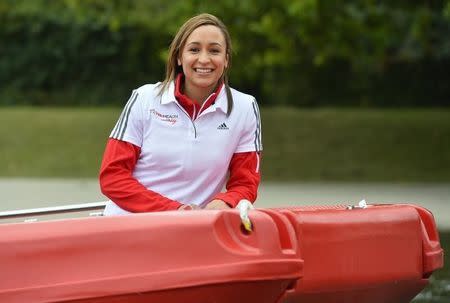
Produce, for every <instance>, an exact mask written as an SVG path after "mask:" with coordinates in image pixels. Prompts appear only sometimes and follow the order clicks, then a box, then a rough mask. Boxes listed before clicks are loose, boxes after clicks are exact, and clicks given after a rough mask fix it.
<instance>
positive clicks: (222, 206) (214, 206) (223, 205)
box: [204, 199, 231, 209]
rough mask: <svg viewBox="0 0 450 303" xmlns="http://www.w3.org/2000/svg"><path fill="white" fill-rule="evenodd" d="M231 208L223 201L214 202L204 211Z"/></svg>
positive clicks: (207, 205)
mask: <svg viewBox="0 0 450 303" xmlns="http://www.w3.org/2000/svg"><path fill="white" fill-rule="evenodd" d="M229 208H231V207H230V206H229V205H228V204H227V203H225V202H224V201H222V200H217V199H216V200H212V201H211V202H209V203H208V204H206V206H205V208H204V209H229Z"/></svg>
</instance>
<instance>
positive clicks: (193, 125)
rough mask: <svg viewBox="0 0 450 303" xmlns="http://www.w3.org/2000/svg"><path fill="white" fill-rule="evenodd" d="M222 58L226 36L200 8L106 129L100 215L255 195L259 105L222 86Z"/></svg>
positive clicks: (227, 58) (227, 204) (226, 56)
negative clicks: (151, 77)
mask: <svg viewBox="0 0 450 303" xmlns="http://www.w3.org/2000/svg"><path fill="white" fill-rule="evenodd" d="M230 63H231V39H230V35H229V33H228V30H227V28H226V27H225V25H224V24H223V23H222V22H221V21H220V20H219V19H218V18H217V17H215V16H213V15H210V14H201V15H198V16H195V17H193V18H191V19H189V20H188V21H187V22H186V23H185V24H183V25H182V26H181V28H180V30H179V31H178V33H177V34H176V36H175V38H174V39H173V41H172V44H171V46H170V49H169V56H168V61H167V67H166V78H165V79H164V81H163V82H161V83H157V84H147V85H144V86H141V87H139V88H138V89H136V90H134V91H133V93H132V94H131V97H130V99H129V101H128V103H127V104H126V105H125V108H124V110H123V112H122V115H121V116H120V118H119V120H118V121H117V123H116V125H115V127H114V129H113V130H112V132H111V135H110V139H109V140H108V143H107V146H106V150H105V154H104V157H103V162H102V167H101V171H100V186H101V189H102V192H103V194H104V195H106V196H107V197H108V198H109V199H111V201H110V202H109V203H108V204H107V206H106V209H105V215H114V214H126V213H133V212H149V211H163V210H176V209H178V210H185V209H197V208H205V209H226V208H232V207H235V206H236V205H237V204H238V203H239V202H240V201H241V200H249V201H251V202H254V201H255V200H256V196H257V190H258V186H259V182H260V172H259V167H260V163H259V161H260V156H261V155H260V153H261V151H262V145H261V122H260V115H259V109H258V105H257V103H256V100H255V98H254V97H252V96H250V95H247V94H244V93H241V92H238V91H236V90H234V89H231V88H230V87H229V85H228V76H227V71H228V68H229V66H230ZM225 185H226V191H225V192H221V190H222V188H223V187H224V186H225Z"/></svg>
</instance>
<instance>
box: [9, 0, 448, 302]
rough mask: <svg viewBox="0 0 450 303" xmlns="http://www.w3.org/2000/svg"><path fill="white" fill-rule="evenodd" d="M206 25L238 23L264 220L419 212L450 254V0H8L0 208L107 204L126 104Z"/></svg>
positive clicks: (441, 297)
mask: <svg viewBox="0 0 450 303" xmlns="http://www.w3.org/2000/svg"><path fill="white" fill-rule="evenodd" d="M202 12H208V13H212V14H215V15H217V16H218V17H220V18H221V19H222V20H223V21H224V23H225V24H226V25H227V26H228V28H229V30H230V33H231V35H232V40H233V50H234V51H233V60H232V68H231V75H230V82H231V86H232V87H234V88H236V89H238V90H241V91H244V92H246V93H249V94H252V95H254V96H255V97H256V98H257V100H258V103H259V104H260V107H261V116H262V125H263V144H264V154H263V163H262V174H263V182H262V185H261V191H260V196H259V198H258V201H257V203H258V205H259V206H260V207H266V206H274V205H298V204H318V203H320V204H324V203H326V204H332V203H340V204H342V203H343V204H356V203H357V202H358V201H359V200H361V199H366V200H367V202H369V203H371V202H373V203H400V202H409V203H416V204H420V205H423V206H425V207H427V208H429V209H430V210H432V211H433V213H434V214H435V217H436V220H437V222H438V226H439V228H440V230H441V238H442V242H443V245H444V246H445V247H446V249H447V250H448V249H449V245H450V233H449V232H448V231H449V230H450V1H448V0H445V1H373V0H366V1H354V0H345V1H344V0H337V1H326V0H292V1H288V0H280V1H268V0H248V1H245V0H220V1H217V0H215V1H208V0H206V1H205V0H203V1H194V0H193V1H173V0H164V1H161V0H148V1H146V0H141V1H139V0H134V1H133V0H128V1H126V0H121V1H119V0H58V1H46V0H33V1H32V0H2V1H1V2H0V22H1V26H0V159H2V165H1V166H0V192H2V201H1V202H2V203H1V206H0V210H9V209H20V208H32V207H40V206H49V205H56V204H67V203H81V202H93V201H99V200H104V199H105V198H104V197H103V196H102V195H101V193H100V191H99V188H98V185H97V181H96V177H97V173H98V169H99V166H100V161H101V157H102V153H103V149H104V146H105V143H106V140H107V137H108V135H109V132H110V131H111V129H112V127H113V126H114V124H115V121H116V120H117V118H118V116H119V114H120V111H121V109H122V107H123V106H124V104H125V103H126V100H127V99H128V96H129V94H130V92H131V90H133V89H134V88H137V87H139V86H141V85H143V84H146V83H155V82H157V81H160V80H162V79H163V77H164V72H165V60H166V56H167V50H168V46H169V44H170V42H171V40H172V37H173V35H174V34H175V32H176V30H177V29H178V28H179V26H180V25H181V24H183V23H184V22H185V21H186V20H187V19H188V18H189V17H191V16H193V15H195V14H198V13H202ZM447 260H448V259H447ZM449 262H450V261H448V262H447V263H449ZM436 277H437V278H436V280H434V281H433V283H432V286H431V287H429V288H427V290H426V291H425V292H423V293H422V294H421V295H419V297H417V298H416V300H415V302H447V299H448V298H449V297H450V270H449V269H448V267H447V269H446V270H442V271H441V272H438V273H437V274H436Z"/></svg>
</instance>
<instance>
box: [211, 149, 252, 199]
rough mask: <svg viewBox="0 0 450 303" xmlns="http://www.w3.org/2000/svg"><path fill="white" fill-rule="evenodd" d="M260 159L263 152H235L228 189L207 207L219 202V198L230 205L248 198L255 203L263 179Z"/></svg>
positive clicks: (231, 162)
mask: <svg viewBox="0 0 450 303" xmlns="http://www.w3.org/2000/svg"><path fill="white" fill-rule="evenodd" d="M260 160H261V152H244V153H235V154H234V155H233V157H232V158H231V161H230V176H229V179H228V182H227V185H226V189H227V191H226V192H225V193H219V194H217V195H216V196H215V197H214V200H213V201H211V202H210V203H209V204H208V205H207V206H206V208H208V206H209V205H210V204H216V203H218V202H217V200H221V201H224V202H225V203H226V204H227V205H228V206H230V207H236V205H237V204H238V203H239V201H241V200H242V199H247V200H249V201H250V202H252V203H253V202H254V201H255V200H256V197H257V192H258V186H259V182H260V180H261V175H260V172H259V166H260ZM213 202H214V203H213Z"/></svg>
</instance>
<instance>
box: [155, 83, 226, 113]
mask: <svg viewBox="0 0 450 303" xmlns="http://www.w3.org/2000/svg"><path fill="white" fill-rule="evenodd" d="M174 102H175V103H178V101H177V99H176V98H175V81H171V82H170V83H169V86H168V87H167V89H166V90H165V91H164V92H163V93H162V95H161V104H163V105H166V104H170V103H174ZM217 109H219V110H221V111H222V112H223V113H227V111H228V101H227V94H226V92H225V85H222V87H221V89H220V91H219V93H218V95H217V98H216V101H215V102H214V104H212V105H211V106H209V107H208V108H207V109H206V110H205V112H210V111H214V110H217Z"/></svg>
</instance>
